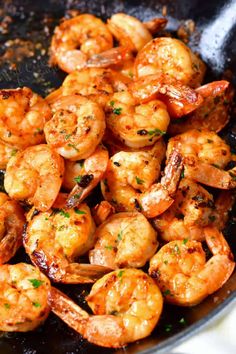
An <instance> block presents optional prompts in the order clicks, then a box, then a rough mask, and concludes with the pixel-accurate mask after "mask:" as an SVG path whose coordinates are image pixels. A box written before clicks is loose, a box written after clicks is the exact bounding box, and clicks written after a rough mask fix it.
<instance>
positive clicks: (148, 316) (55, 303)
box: [50, 269, 163, 348]
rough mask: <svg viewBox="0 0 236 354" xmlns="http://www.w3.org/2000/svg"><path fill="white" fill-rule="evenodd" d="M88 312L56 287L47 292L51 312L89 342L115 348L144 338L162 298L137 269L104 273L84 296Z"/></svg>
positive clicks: (157, 315) (160, 310)
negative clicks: (49, 293)
mask: <svg viewBox="0 0 236 354" xmlns="http://www.w3.org/2000/svg"><path fill="white" fill-rule="evenodd" d="M87 301H88V305H89V306H90V308H91V309H92V311H93V313H94V315H89V314H88V313H87V312H85V311H84V310H82V309H81V308H80V307H79V306H77V305H76V304H75V303H74V302H73V301H71V300H70V299H69V298H68V297H66V296H65V295H64V294H63V293H61V292H60V291H59V290H57V289H55V288H53V289H52V291H51V295H50V304H51V307H52V311H53V312H54V313H55V314H56V315H57V316H59V317H60V318H61V319H62V320H63V321H64V322H66V323H67V324H68V325H69V326H70V327H72V328H73V329H74V330H76V331H77V332H79V333H80V334H82V336H83V337H84V338H86V339H87V340H88V341H89V342H91V343H94V344H97V345H101V346H103V347H109V348H118V347H122V346H124V345H126V344H127V343H130V342H134V341H136V340H138V339H141V338H145V337H147V336H149V335H150V334H151V332H152V331H153V329H154V327H155V326H156V324H157V322H158V320H159V318H160V315H161V312H162V306H163V299H162V295H161V293H160V290H159V289H158V287H157V285H156V284H155V282H154V281H153V280H152V279H151V278H150V277H149V276H148V275H147V274H145V273H144V272H143V271H141V270H138V269H122V270H117V271H114V272H112V273H110V274H107V275H105V276H104V277H103V278H101V279H100V280H98V281H97V282H96V283H95V284H94V285H93V287H92V290H91V292H90V294H89V295H88V297H87Z"/></svg>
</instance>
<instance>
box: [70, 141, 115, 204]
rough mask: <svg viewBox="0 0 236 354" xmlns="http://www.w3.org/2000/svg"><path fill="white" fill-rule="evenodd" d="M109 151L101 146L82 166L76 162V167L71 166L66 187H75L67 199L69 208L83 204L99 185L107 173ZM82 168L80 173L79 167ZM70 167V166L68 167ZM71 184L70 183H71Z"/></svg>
mask: <svg viewBox="0 0 236 354" xmlns="http://www.w3.org/2000/svg"><path fill="white" fill-rule="evenodd" d="M108 160H109V156H108V151H107V149H106V148H104V146H102V145H99V146H98V147H97V148H96V150H95V151H94V153H93V154H92V155H90V156H89V157H88V158H87V159H86V160H85V161H84V162H83V163H82V164H81V161H80V162H75V165H74V166H73V165H70V169H68V171H67V172H66V185H67V186H68V185H69V184H70V185H72V183H73V181H72V179H73V180H74V183H75V185H74V187H73V189H72V191H71V192H70V194H69V196H68V199H67V206H68V207H70V208H71V207H75V206H76V205H78V204H79V203H81V202H82V201H83V200H84V199H85V198H86V197H87V196H88V194H89V193H90V192H91V191H92V190H93V189H94V188H95V187H96V186H97V185H98V183H99V182H100V181H101V180H102V178H103V176H104V173H105V172H106V169H107V165H108ZM78 165H79V166H80V171H79V167H78ZM66 167H68V164H67V165H66ZM77 172H78V174H77V175H76V176H75V174H76V173H77ZM69 182H70V183H69Z"/></svg>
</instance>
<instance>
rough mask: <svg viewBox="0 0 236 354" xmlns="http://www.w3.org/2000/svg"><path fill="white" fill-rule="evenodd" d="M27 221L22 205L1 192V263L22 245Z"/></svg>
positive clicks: (6, 260)
mask: <svg viewBox="0 0 236 354" xmlns="http://www.w3.org/2000/svg"><path fill="white" fill-rule="evenodd" d="M25 221H26V220H25V216H24V210H23V209H22V208H21V207H20V205H18V203H17V202H16V201H15V200H11V199H10V198H9V197H8V196H7V195H6V194H5V193H0V264H2V263H6V262H8V261H9V260H10V259H11V258H12V257H13V256H14V255H15V253H16V251H17V250H18V248H19V247H20V246H21V245H22V234H23V230H24V224H25Z"/></svg>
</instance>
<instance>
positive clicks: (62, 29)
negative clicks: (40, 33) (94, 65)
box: [50, 14, 113, 73]
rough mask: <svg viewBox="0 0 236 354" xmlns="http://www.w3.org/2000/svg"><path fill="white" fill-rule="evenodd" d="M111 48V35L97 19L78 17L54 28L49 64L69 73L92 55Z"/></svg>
mask: <svg viewBox="0 0 236 354" xmlns="http://www.w3.org/2000/svg"><path fill="white" fill-rule="evenodd" d="M112 46H113V40H112V35H111V33H110V31H109V29H108V27H107V26H106V25H105V24H104V23H103V22H102V21H101V20H100V19H99V18H97V17H95V16H93V15H89V14H83V15H79V16H76V17H74V18H72V19H69V20H65V21H63V22H62V23H61V24H60V25H59V26H58V27H56V29H55V31H54V35H53V37H52V42H51V48H50V50H51V62H52V64H57V65H58V66H59V67H60V68H61V69H62V70H64V71H66V72H67V73H70V72H72V71H74V70H76V69H80V68H81V67H83V66H84V65H85V63H86V61H87V60H88V58H90V57H91V56H92V55H93V54H98V53H101V52H103V51H106V50H108V49H111V48H112ZM78 48H79V49H78Z"/></svg>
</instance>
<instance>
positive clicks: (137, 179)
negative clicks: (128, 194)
mask: <svg viewBox="0 0 236 354" xmlns="http://www.w3.org/2000/svg"><path fill="white" fill-rule="evenodd" d="M135 179H136V182H137V184H143V183H144V180H143V179H141V178H139V177H138V176H136V177H135Z"/></svg>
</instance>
